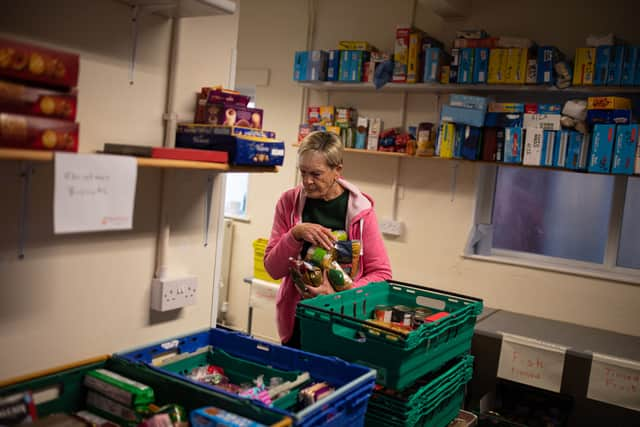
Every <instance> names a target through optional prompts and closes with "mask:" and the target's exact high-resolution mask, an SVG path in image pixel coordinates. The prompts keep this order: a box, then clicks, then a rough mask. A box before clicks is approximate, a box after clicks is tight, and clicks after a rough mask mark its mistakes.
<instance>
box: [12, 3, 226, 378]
mask: <svg viewBox="0 0 640 427" xmlns="http://www.w3.org/2000/svg"><path fill="white" fill-rule="evenodd" d="M129 16H130V13H129V8H128V7H126V6H125V5H123V4H121V3H119V2H116V1H112V0H97V1H92V2H91V7H88V6H87V4H86V2H85V1H83V0H56V1H48V2H41V1H38V0H26V1H21V2H10V4H9V3H8V4H6V5H5V6H4V7H3V13H2V14H1V15H0V29H1V30H2V33H3V36H8V37H13V38H18V39H24V40H30V41H34V42H37V43H41V44H46V45H50V46H53V47H58V48H60V49H65V50H69V51H72V52H76V53H78V54H80V82H79V85H78V88H79V115H78V121H79V122H80V151H81V152H92V151H95V150H97V149H100V148H102V145H103V144H104V143H105V142H123V143H130V144H140V145H154V146H159V145H161V144H162V140H163V129H164V128H163V120H162V114H163V112H164V109H165V102H166V101H165V95H166V88H167V73H168V61H169V42H170V31H171V24H170V21H168V20H166V19H164V18H160V17H158V16H153V15H148V14H145V15H143V16H142V17H141V19H140V24H139V41H138V60H137V64H136V73H135V84H134V85H132V86H130V85H129V82H128V66H129V55H130V47H131V40H130V33H131V27H130V21H129ZM180 35H181V39H180V40H181V42H180V49H181V50H180V51H181V55H180V56H179V59H180V61H181V62H180V64H179V67H178V69H177V72H178V75H177V88H176V103H177V107H178V112H179V113H180V118H181V119H189V118H190V117H189V116H190V114H191V113H192V112H193V101H192V100H193V99H194V98H193V97H194V93H195V92H196V91H197V90H198V89H199V88H200V87H201V86H203V85H214V84H225V83H226V82H227V79H228V75H229V68H230V63H231V61H230V52H231V49H233V47H234V46H235V44H236V40H237V15H234V16H215V17H206V18H188V19H185V20H184V21H183V23H182V28H181V34H180ZM203 52H204V53H206V54H205V55H200V54H201V53H203ZM35 168H36V173H35V175H34V177H33V184H32V187H31V191H32V192H31V195H30V198H29V201H30V204H31V208H30V213H29V218H28V224H29V225H28V227H29V228H28V237H27V241H26V258H25V259H24V260H22V261H20V260H18V259H17V247H18V230H17V224H18V218H19V206H20V203H21V200H22V199H21V181H20V180H19V178H18V173H19V171H20V164H19V163H18V162H13V161H2V162H1V163H0V180H1V182H2V183H3V185H2V186H0V200H2V203H0V218H1V219H2V221H0V224H1V225H0V348H2V356H1V357H0V360H1V361H2V363H0V380H2V379H6V378H9V377H12V376H15V375H20V374H24V373H28V372H31V371H34V370H37V369H43V368H47V367H50V366H54V365H59V364H62V363H69V362H72V361H76V360H79V359H82V358H86V357H91V356H96V355H100V354H107V353H113V352H117V351H122V350H125V349H129V348H132V347H135V346H140V345H143V344H146V343H149V342H152V341H156V340H159V339H163V338H168V337H171V336H175V335H178V334H184V333H188V332H191V331H194V330H198V329H202V328H206V327H208V326H209V324H210V318H211V309H212V304H211V301H212V292H213V288H212V286H213V273H214V272H213V263H214V257H215V251H216V245H215V240H216V235H215V233H216V231H215V224H216V223H217V218H216V216H215V212H216V210H215V207H214V211H213V212H214V215H213V217H212V219H211V220H212V224H213V225H214V227H212V229H211V230H210V232H209V246H208V247H206V248H205V247H203V245H202V241H203V228H202V224H203V212H204V189H205V184H206V181H207V173H205V172H194V171H175V170H174V171H168V172H167V174H168V175H169V179H168V196H169V203H168V204H169V206H170V209H169V211H170V212H169V217H170V222H171V226H172V234H171V242H170V250H169V267H170V274H171V273H172V274H181V273H190V274H194V275H196V276H197V277H198V282H199V285H200V287H199V295H198V304H197V305H195V306H192V307H188V308H186V309H184V310H183V311H182V312H179V313H172V314H157V313H154V312H151V311H150V309H149V288H150V281H151V278H152V277H153V271H154V257H155V244H156V231H157V227H158V210H159V207H160V183H161V171H160V170H157V169H145V168H141V169H139V170H138V181H137V191H136V201H135V215H134V226H133V230H131V231H123V232H110V233H90V234H83V235H68V236H54V235H53V226H52V224H53V221H52V204H53V203H52V201H53V196H52V188H53V185H52V177H53V174H52V165H51V164H35ZM220 190H221V189H220V188H216V191H217V194H218V195H219V194H220Z"/></svg>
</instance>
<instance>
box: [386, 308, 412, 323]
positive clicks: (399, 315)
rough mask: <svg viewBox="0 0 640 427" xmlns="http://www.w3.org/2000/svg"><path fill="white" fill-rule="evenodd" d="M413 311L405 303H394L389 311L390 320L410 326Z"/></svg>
mask: <svg viewBox="0 0 640 427" xmlns="http://www.w3.org/2000/svg"><path fill="white" fill-rule="evenodd" d="M412 318H413V311H412V310H411V309H410V308H409V307H407V306H406V305H394V306H393V311H392V313H391V321H392V322H394V323H398V324H400V325H402V326H408V327H411V319H412Z"/></svg>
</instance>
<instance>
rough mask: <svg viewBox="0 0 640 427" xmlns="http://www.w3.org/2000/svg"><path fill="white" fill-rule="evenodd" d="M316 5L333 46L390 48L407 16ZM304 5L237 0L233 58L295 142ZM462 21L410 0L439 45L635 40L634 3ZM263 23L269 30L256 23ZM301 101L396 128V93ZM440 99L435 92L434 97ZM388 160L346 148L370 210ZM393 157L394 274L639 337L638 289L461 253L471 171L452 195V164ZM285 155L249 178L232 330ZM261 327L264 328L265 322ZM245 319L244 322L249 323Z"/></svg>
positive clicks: (324, 36) (492, 8) (325, 41)
mask: <svg viewBox="0 0 640 427" xmlns="http://www.w3.org/2000/svg"><path fill="white" fill-rule="evenodd" d="M317 3H318V11H317V21H316V29H317V32H316V34H315V37H314V44H313V46H314V47H315V48H323V49H330V48H335V46H336V45H337V42H338V41H339V40H343V39H356V40H368V41H370V42H372V43H373V44H374V45H376V46H378V47H379V48H381V49H384V50H390V49H391V48H392V46H393V38H394V28H395V26H396V25H397V24H406V23H407V22H409V3H410V2H409V1H394V2H389V1H385V0H368V1H364V0H358V1H356V0H354V1H350V2H341V1H338V0H322V1H319V2H317ZM306 4H307V2H300V1H296V0H289V1H285V0H280V1H277V2H269V4H268V5H267V4H264V2H260V1H256V0H242V13H241V16H240V24H239V50H238V66H239V68H240V67H247V68H260V67H262V68H269V69H271V70H272V76H273V78H272V80H271V82H270V84H269V85H268V86H267V87H265V88H259V90H258V96H257V100H258V105H259V106H260V107H262V108H264V109H265V124H266V126H267V128H269V129H272V130H275V131H276V132H277V133H278V134H279V136H281V137H282V138H284V139H285V141H286V142H287V144H288V147H291V144H292V143H293V142H294V141H295V137H296V132H297V126H298V123H299V117H300V106H301V99H302V90H301V89H300V88H299V87H298V86H296V84H295V83H294V82H293V81H292V72H293V71H292V66H293V65H292V64H293V53H294V51H295V50H303V49H304V47H305V46H306V36H305V34H306V28H307V26H306V19H307V15H306ZM473 4H474V6H473V8H472V10H471V15H470V17H469V18H468V19H464V20H459V21H456V22H445V21H443V20H442V19H440V18H439V17H437V16H435V15H434V14H433V13H432V12H431V11H430V10H428V9H427V8H426V6H424V5H423V4H422V3H421V2H419V3H418V6H417V13H416V25H417V26H418V27H419V28H421V29H423V30H425V31H427V32H428V33H429V34H431V35H432V36H435V37H438V38H440V39H441V40H443V41H445V42H447V43H450V42H451V40H452V38H453V37H454V34H455V31H456V30H457V29H468V28H485V29H486V30H487V31H489V32H490V33H492V34H494V35H501V34H502V35H514V36H524V37H530V38H532V39H535V40H537V41H538V42H540V43H549V44H555V45H557V46H559V47H560V48H561V49H562V50H564V51H565V52H572V51H573V50H574V49H575V47H578V46H580V45H582V44H583V43H584V38H585V37H586V36H587V34H589V33H592V32H594V33H602V32H609V31H615V32H616V34H617V35H619V36H620V37H622V38H623V39H626V40H628V41H629V42H632V43H635V44H638V43H640V38H639V36H638V32H637V31H636V25H637V24H636V22H635V16H637V14H638V12H640V10H639V9H640V5H639V4H638V3H637V2H616V3H610V4H606V3H602V2H582V1H578V0H569V1H566V2H563V3H558V2H555V1H552V0H539V1H536V2H526V1H521V0H518V1H513V0H511V1H506V0H488V1H479V0H476V1H474V2H473ZM585 4H588V5H585ZM265 23H269V25H268V27H269V28H278V31H270V30H265V29H264V27H265ZM311 98H312V102H316V103H320V104H323V103H326V102H329V103H332V104H336V105H352V106H354V107H357V108H358V109H359V111H360V112H362V113H363V114H371V115H378V116H381V117H383V119H384V120H385V125H386V126H398V125H400V124H401V114H400V108H401V105H402V104H401V97H400V95H397V94H373V93H367V94H354V93H342V94H338V93H336V94H332V95H331V96H330V97H329V98H327V96H326V94H313V93H312V94H311ZM437 101H438V100H437V99H436V97H435V96H430V95H411V96H409V100H408V105H409V109H408V115H407V120H408V123H417V122H418V121H429V120H430V121H433V120H436V119H437V117H438V109H437V105H438V104H437ZM441 101H442V100H441ZM395 161H396V160H394V159H390V158H386V157H378V156H366V155H357V154H346V157H345V172H344V173H345V176H346V178H347V179H350V180H352V181H353V182H355V183H356V184H357V185H358V186H360V187H361V189H363V190H364V191H365V192H368V193H369V194H370V195H372V196H373V197H374V199H375V200H376V202H377V205H376V209H377V212H378V216H379V217H385V216H390V215H391V201H392V199H391V193H390V186H391V182H392V179H393V175H392V173H393V166H394V162H395ZM399 161H400V165H399V166H400V184H401V185H402V186H403V187H404V192H403V197H402V199H401V200H400V202H399V206H398V217H399V219H400V220H402V221H403V222H404V223H405V225H406V229H407V233H406V234H405V236H404V237H402V238H400V239H397V240H392V239H388V240H386V244H387V249H388V251H389V254H390V257H391V264H392V268H393V275H394V278H395V279H396V280H400V281H406V282H410V283H415V284H423V285H428V286H433V287H437V288H442V289H447V290H451V291H456V292H461V293H465V294H469V295H474V296H478V297H481V298H483V299H484V301H485V305H487V306H490V307H495V308H503V309H507V310H513V311H516V312H521V313H526V314H532V315H537V316H542V317H547V318H552V319H558V320H563V321H568V322H574V323H580V324H584V325H588V326H593V327H598V328H604V329H609V330H614V331H618V332H622V333H626V334H633V335H640V329H639V326H638V325H639V322H638V321H639V320H640V314H639V312H638V309H637V308H638V307H639V306H640V288H638V287H637V286H631V285H626V284H621V283H616V282H610V281H606V280H597V279H588V278H584V277H578V276H573V275H568V274H560V273H551V272H545V271H539V270H534V269H528V268H522V267H514V266H506V265H498V264H493V263H485V262H480V261H472V260H466V259H463V258H462V257H461V254H462V252H463V248H464V245H465V242H466V239H467V233H468V231H469V229H470V227H471V225H472V222H471V221H472V212H473V207H474V203H475V185H476V174H477V170H476V167H475V165H472V164H468V163H467V164H461V165H460V166H459V168H458V172H457V185H456V186H455V192H454V193H453V195H452V192H451V188H452V187H451V182H452V181H451V177H452V167H453V165H454V163H452V162H441V161H433V160H431V161H430V160H424V159H411V158H408V159H402V160H399ZM295 173H296V171H295V151H294V149H293V148H290V149H289V152H288V156H287V159H286V161H285V166H284V167H283V168H282V171H281V173H280V174H279V175H278V176H273V177H268V178H267V179H263V177H252V178H251V181H250V190H249V192H250V197H249V203H248V213H249V215H250V216H251V218H252V222H251V223H250V224H239V225H238V227H237V228H236V230H238V233H236V236H237V238H236V240H235V242H234V252H233V256H234V258H233V260H234V262H233V268H232V274H231V282H232V288H231V314H232V319H233V320H234V321H235V322H236V325H237V326H238V327H239V328H244V327H245V326H246V320H245V315H244V313H245V311H246V301H247V296H248V289H247V287H246V285H244V284H243V283H242V278H243V277H246V276H249V275H251V271H252V266H251V259H252V256H251V241H252V240H253V239H255V238H257V237H266V236H268V235H269V231H270V227H271V219H272V215H273V210H274V206H275V201H276V200H277V197H278V196H279V194H280V193H281V192H282V191H284V190H286V189H287V188H289V187H291V186H293V185H294V177H295ZM268 322H274V320H273V317H272V313H269V314H264V315H263V317H262V318H260V319H259V322H258V323H259V327H261V328H263V329H262V330H263V331H264V332H263V333H271V336H272V337H273V338H275V337H276V334H275V327H274V323H270V324H269V323H268ZM266 325H268V326H266ZM255 327H256V325H254V329H255Z"/></svg>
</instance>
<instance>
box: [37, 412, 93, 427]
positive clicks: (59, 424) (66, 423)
mask: <svg viewBox="0 0 640 427" xmlns="http://www.w3.org/2000/svg"><path fill="white" fill-rule="evenodd" d="M29 426H31V427H87V425H86V423H85V422H84V420H82V419H80V418H77V417H74V416H71V415H68V414H63V413H57V414H51V415H47V416H46V417H43V418H39V419H37V420H35V421H33V422H31V423H29Z"/></svg>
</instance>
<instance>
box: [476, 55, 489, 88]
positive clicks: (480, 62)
mask: <svg viewBox="0 0 640 427" xmlns="http://www.w3.org/2000/svg"><path fill="white" fill-rule="evenodd" d="M488 73H489V48H486V47H478V48H476V55H475V58H474V60H473V82H474V83H486V82H487V75H488Z"/></svg>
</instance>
